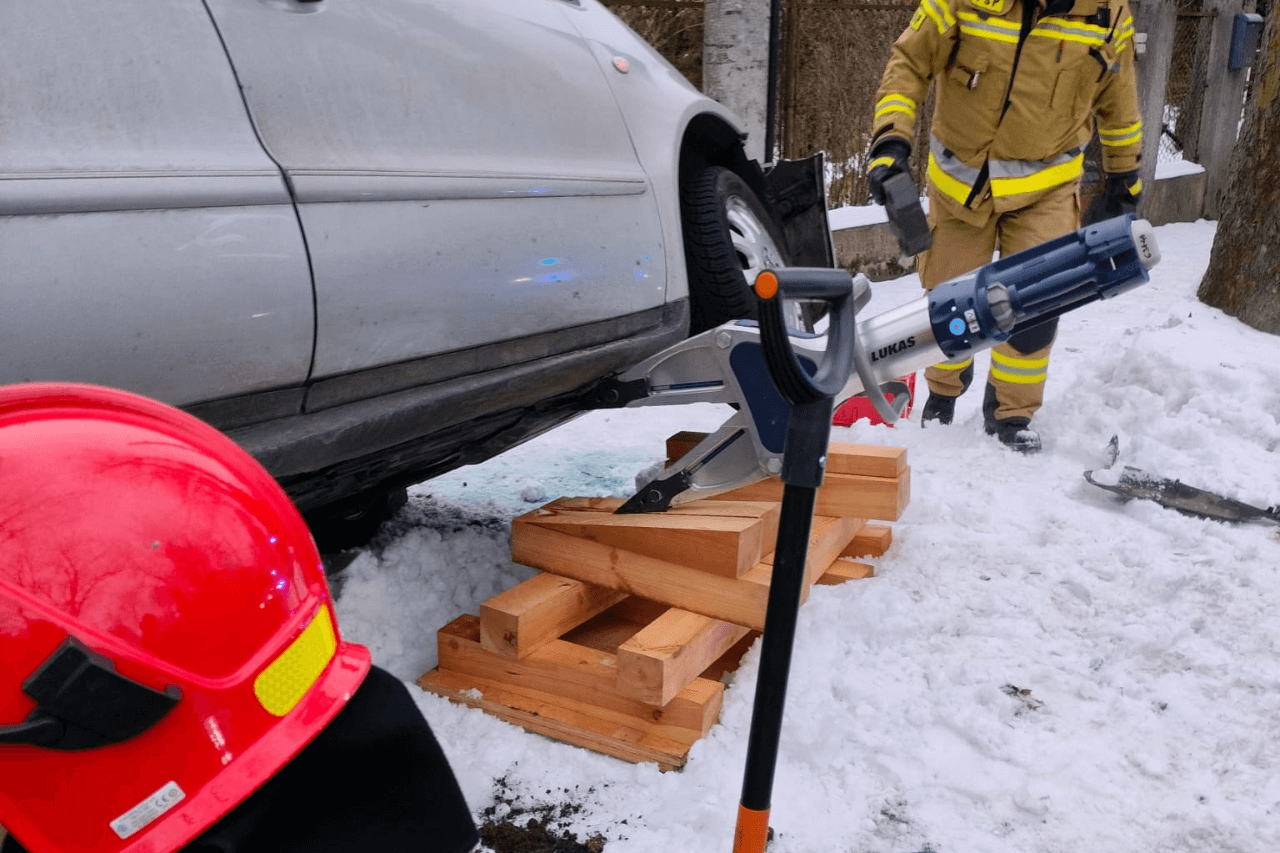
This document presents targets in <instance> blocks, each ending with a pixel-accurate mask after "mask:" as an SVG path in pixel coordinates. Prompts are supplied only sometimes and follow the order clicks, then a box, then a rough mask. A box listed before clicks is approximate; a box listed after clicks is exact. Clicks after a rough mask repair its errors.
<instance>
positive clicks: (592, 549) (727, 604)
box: [511, 508, 863, 630]
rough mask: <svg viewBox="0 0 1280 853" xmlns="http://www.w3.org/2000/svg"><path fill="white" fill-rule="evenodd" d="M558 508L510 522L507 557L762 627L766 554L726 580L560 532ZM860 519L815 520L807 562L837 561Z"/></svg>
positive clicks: (824, 563)
mask: <svg viewBox="0 0 1280 853" xmlns="http://www.w3.org/2000/svg"><path fill="white" fill-rule="evenodd" d="M562 516H563V514H562V513H561V514H557V513H554V512H551V511H548V510H547V509H545V508H544V509H539V510H534V511H533V512H529V513H526V514H525V515H522V516H520V517H519V518H517V519H515V521H514V522H512V526H511V558H512V559H513V560H515V561H516V562H518V563H522V564H524V565H526V566H532V567H533V568H536V569H542V570H543V571H547V572H551V573H553V574H558V575H565V576H567V577H571V578H576V579H578V580H581V581H586V582H587V583H594V584H599V585H600V586H607V587H611V588H615V589H622V590H626V591H627V592H630V593H632V594H634V595H638V596H640V597H641V598H646V599H650V600H652V601H660V602H662V603H664V604H668V605H670V606H672V607H678V608H680V609H682V610H690V611H692V612H694V613H700V614H702V615H703V616H710V617H712V618H713V619H720V620H722V621H725V622H732V623H734V624H735V625H744V626H746V627H748V628H754V629H756V630H763V629H764V613H765V608H766V606H767V604H768V597H769V577H770V574H771V572H772V566H771V565H770V564H769V562H768V560H769V558H768V557H766V558H765V559H764V560H762V561H761V562H759V563H757V564H756V565H755V566H753V567H752V568H751V569H749V570H748V571H746V572H745V573H743V575H742V577H740V578H726V577H723V576H721V575H715V574H712V573H710V572H704V571H701V570H699V569H694V568H690V567H688V566H682V565H677V564H675V563H671V562H668V561H665V560H659V559H655V558H653V557H649V556H646V555H644V554H635V553H632V552H629V551H623V550H621V549H619V548H615V547H612V546H609V545H605V544H602V543H599V542H594V541H591V540H587V539H579V538H577V537H574V536H569V535H566V534H565V533H563V532H561V530H560V529H558V519H559V518H561V517H562ZM862 523H863V522H862V521H861V519H858V518H838V519H826V520H821V521H819V522H815V524H814V533H813V538H812V539H811V540H810V549H811V550H810V554H811V556H810V558H809V559H810V560H811V561H812V566H813V570H814V572H815V573H814V574H812V575H811V576H810V577H811V579H816V577H817V573H820V572H819V570H821V569H825V568H826V566H827V565H829V564H830V563H831V561H832V560H834V559H835V557H836V555H838V554H839V553H840V552H841V550H843V549H844V548H845V547H846V546H847V545H848V543H849V540H850V539H851V538H852V537H853V536H854V535H855V534H856V533H857V530H858V529H859V528H860V527H861V525H862Z"/></svg>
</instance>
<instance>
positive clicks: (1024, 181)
mask: <svg viewBox="0 0 1280 853" xmlns="http://www.w3.org/2000/svg"><path fill="white" fill-rule="evenodd" d="M930 174H932V172H930ZM1082 174H1084V154H1077V155H1076V156H1074V157H1072V158H1071V159H1070V160H1067V161H1066V162H1065V163H1059V164H1057V165H1056V166H1049V167H1047V168H1044V169H1041V170H1040V171H1039V172H1036V173H1035V174H1033V175H1023V176H1020V177H1017V178H996V177H993V178H992V179H991V194H992V195H994V196H1010V195H1019V194H1021V193H1033V192H1036V191H1037V190H1047V189H1049V188H1050V187H1056V186H1058V185H1060V184H1065V183H1066V182H1067V181H1069V180H1071V179H1072V178H1078V177H1079V176H1080V175H1082ZM966 198H967V196H966Z"/></svg>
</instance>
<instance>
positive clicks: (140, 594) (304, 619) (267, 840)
mask: <svg viewBox="0 0 1280 853" xmlns="http://www.w3.org/2000/svg"><path fill="white" fill-rule="evenodd" d="M0 824H2V825H3V826H5V827H6V828H7V829H8V830H9V833H10V834H9V836H8V837H7V838H6V839H5V841H4V843H3V845H2V846H3V850H4V853H11V851H31V853H66V851H73V850H74V851H78V853H144V851H145V853H169V851H174V850H179V849H181V850H185V851H190V853H197V851H210V853H212V851H218V853H286V851H293V853H303V851H306V853H320V851H333V852H334V853H336V851H358V850H376V851H388V852H389V853H394V851H401V852H402V853H407V851H420V850H424V849H429V850H439V851H442V853H464V851H467V850H470V849H471V848H472V847H474V846H475V844H476V842H477V841H478V836H477V833H476V828H475V824H474V822H473V820H472V818H471V813H470V810H469V809H468V808H467V806H466V803H465V801H464V800H463V797H462V794H461V792H460V790H459V788H458V784H457V782H456V780H455V778H454V775H453V772H452V770H451V769H450V767H449V764H448V762H447V760H446V759H445V756H444V753H443V752H442V751H441V749H440V746H439V744H438V743H437V742H436V740H435V737H434V736H433V734H432V732H431V730H430V728H429V727H428V726H427V723H426V721H425V720H424V719H423V718H422V715H421V712H420V711H418V708H417V706H416V705H415V704H414V702H413V699H412V697H411V696H410V695H409V693H408V691H407V690H406V688H405V686H404V684H403V683H402V682H400V681H399V679H396V678H394V677H393V676H391V675H389V674H388V673H386V672H385V671H383V670H380V669H378V668H377V667H371V665H370V656H369V652H368V650H367V649H365V648H364V647H362V646H358V645H355V644H353V643H350V642H347V641H346V640H344V639H343V637H342V635H341V633H340V632H339V630H338V626H337V622H336V619H335V617H334V608H333V602H332V600H331V598H330V596H329V590H328V587H327V584H326V581H325V575H324V571H323V568H322V566H321V564H320V557H319V554H318V553H317V552H316V549H315V545H314V544H313V542H312V540H311V536H310V534H309V533H308V531H307V528H306V526H305V525H304V523H303V521H302V518H301V517H300V516H299V515H298V513H297V511H296V510H295V509H294V507H293V505H292V504H291V503H290V501H289V499H288V497H287V496H286V495H285V493H284V491H283V490H282V489H281V488H280V487H279V485H277V484H276V482H275V481H274V480H273V479H272V478H271V476H270V475H269V474H267V472H266V471H265V470H264V469H263V468H262V467H261V466H260V465H258V463H257V462H255V461H254V460H253V459H252V458H251V457H250V456H249V455H248V454H247V453H245V452H244V451H243V450H242V449H241V448H240V447H239V446H237V445H236V444H235V443H234V442H232V441H231V440H230V439H229V438H227V437H226V436H224V435H222V434H221V433H219V432H217V431H216V430H214V429H213V428H212V427H210V426H208V425H206V424H204V423H203V422H201V421H198V420H197V419H195V418H194V417H191V416H190V415H186V414H184V413H182V412H180V411H177V410H176V409H172V408H170V407H168V406H164V405H162V404H160V403H156V402H154V401H151V400H146V399H144V398H141V397H136V396H134V395H132V394H126V393H125V392H122V391H114V390H110V389H105V388H95V387H92V386H85V385H70V384H31V385H15V386H9V387H6V388H0Z"/></svg>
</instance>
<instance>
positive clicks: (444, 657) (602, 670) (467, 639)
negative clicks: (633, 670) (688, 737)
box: [436, 614, 724, 735]
mask: <svg viewBox="0 0 1280 853" xmlns="http://www.w3.org/2000/svg"><path fill="white" fill-rule="evenodd" d="M436 636H437V646H438V651H439V658H440V669H443V670H448V671H449V672H452V673H455V674H458V675H463V676H471V677H475V678H480V679H487V680H489V681H491V682H493V683H494V684H502V685H504V686H506V687H508V688H511V689H521V690H525V689H528V690H537V691H539V692H541V693H545V694H547V695H549V696H557V697H559V700H560V703H561V704H562V705H564V707H566V708H577V709H579V710H583V709H586V710H588V711H589V712H590V713H597V712H599V711H604V710H608V711H612V712H616V713H618V714H624V715H629V716H631V717H635V718H636V719H638V720H642V721H644V722H646V723H649V724H659V723H660V724H662V725H664V726H669V727H673V728H680V729H689V730H692V731H695V732H697V733H698V734H699V735H702V734H706V732H707V731H709V730H710V728H711V726H712V725H714V724H715V721H716V718H717V717H718V715H719V713H720V705H721V704H722V702H723V701H724V697H723V692H724V686H723V685H722V684H719V683H718V682H715V681H710V680H708V679H695V680H693V681H691V682H690V683H689V684H688V685H686V686H685V689H683V690H681V691H680V692H679V693H678V694H677V695H676V696H674V697H673V698H672V699H671V701H670V702H668V703H667V704H666V705H663V706H661V707H657V706H654V705H651V704H648V703H645V702H641V701H638V700H636V699H633V698H631V697H629V696H623V695H621V694H620V693H619V692H618V689H617V684H618V666H617V658H616V655H614V654H611V653H609V652H602V651H599V650H596V649H591V648H588V647H586V646H581V645H578V644H576V643H571V642H567V641H564V640H552V641H551V642H549V643H547V644H546V645H544V646H542V647H541V648H538V649H535V650H534V651H533V652H531V653H530V654H529V655H528V656H526V657H524V658H522V659H520V660H510V659H508V658H501V657H498V656H497V655H495V654H493V653H492V652H489V651H488V650H486V649H484V648H483V647H482V646H481V645H480V627H479V620H478V619H476V617H474V616H471V615H465V614H464V615H462V616H459V617H458V618H457V619H454V620H453V621H452V622H450V623H449V624H448V625H446V626H444V627H443V628H441V629H440V630H439V632H438V633H437V635H436Z"/></svg>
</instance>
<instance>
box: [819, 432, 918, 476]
mask: <svg viewBox="0 0 1280 853" xmlns="http://www.w3.org/2000/svg"><path fill="white" fill-rule="evenodd" d="M906 470H907V449H906V448H905V447H880V446H879V445H875V444H850V443H849V442H844V441H833V442H831V443H830V444H829V445H827V473H828V474H857V475H859V476H863V477H888V478H890V479H893V478H896V477H899V476H901V475H902V474H903V472H905V471H906Z"/></svg>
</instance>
